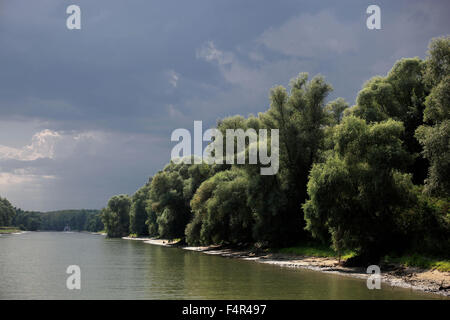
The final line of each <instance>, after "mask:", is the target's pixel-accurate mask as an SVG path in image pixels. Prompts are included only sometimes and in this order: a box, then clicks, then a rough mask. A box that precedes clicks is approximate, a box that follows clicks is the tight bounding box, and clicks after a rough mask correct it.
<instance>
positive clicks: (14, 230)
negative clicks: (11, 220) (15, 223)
mask: <svg viewBox="0 0 450 320" xmlns="http://www.w3.org/2000/svg"><path fill="white" fill-rule="evenodd" d="M24 232H25V231H23V230H20V229H17V228H14V227H0V234H21V233H24Z"/></svg>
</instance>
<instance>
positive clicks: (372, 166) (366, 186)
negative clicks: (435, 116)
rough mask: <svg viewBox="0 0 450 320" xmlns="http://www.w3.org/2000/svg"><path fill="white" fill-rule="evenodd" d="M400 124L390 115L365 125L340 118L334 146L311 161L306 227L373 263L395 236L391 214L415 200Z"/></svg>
mask: <svg viewBox="0 0 450 320" xmlns="http://www.w3.org/2000/svg"><path fill="white" fill-rule="evenodd" d="M403 132H404V127H403V124H402V123H401V122H399V121H394V120H392V119H389V120H386V121H383V122H380V123H373V124H368V123H367V122H366V121H365V120H363V119H359V118H357V117H354V116H349V117H345V118H344V119H343V121H342V123H341V124H339V125H338V126H337V127H336V129H335V131H334V136H333V140H334V150H333V152H332V153H330V154H329V157H328V158H327V159H326V161H325V162H323V163H317V164H314V166H313V168H312V170H311V174H310V179H309V182H308V195H309V198H310V199H309V200H308V201H307V202H306V203H305V205H304V207H303V208H304V213H305V220H306V221H307V226H306V228H307V230H309V231H310V232H311V233H312V235H313V236H314V237H316V238H321V239H322V240H327V239H329V237H330V236H331V240H332V244H333V246H334V248H335V249H336V250H338V251H339V252H342V250H344V249H352V250H356V251H358V252H359V253H360V256H361V257H362V258H363V260H364V261H366V262H367V261H369V262H376V260H377V259H378V258H379V257H380V256H381V254H382V253H384V250H385V249H386V248H389V247H392V245H393V243H395V241H394V239H395V237H396V236H397V235H396V233H397V229H396V227H395V224H396V223H395V220H396V215H397V214H399V212H400V211H401V210H402V209H403V208H405V207H408V206H410V205H411V204H412V203H414V199H415V195H414V192H413V185H412V182H411V176H410V175H408V174H406V173H404V170H405V166H406V165H407V164H408V162H409V161H411V158H410V155H409V153H408V152H407V151H406V150H405V149H404V147H403V145H402V140H401V137H402V135H403Z"/></svg>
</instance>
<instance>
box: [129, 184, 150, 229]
mask: <svg viewBox="0 0 450 320" xmlns="http://www.w3.org/2000/svg"><path fill="white" fill-rule="evenodd" d="M150 183H151V181H150V182H149V183H147V184H146V185H144V186H143V187H141V188H140V189H139V190H138V191H136V193H135V194H134V195H133V196H132V198H131V210H130V232H131V233H135V234H136V235H137V236H138V237H140V236H146V235H148V226H147V225H146V221H147V218H148V216H147V210H146V206H147V201H148V198H149V196H150Z"/></svg>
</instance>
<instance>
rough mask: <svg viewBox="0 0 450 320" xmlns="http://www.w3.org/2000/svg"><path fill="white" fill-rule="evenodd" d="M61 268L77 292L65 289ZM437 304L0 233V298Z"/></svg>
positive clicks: (129, 249)
mask: <svg viewBox="0 0 450 320" xmlns="http://www.w3.org/2000/svg"><path fill="white" fill-rule="evenodd" d="M69 265H77V266H79V267H80V270H81V281H80V282H81V289H80V290H76V289H75V290H69V289H67V287H66V280H67V278H68V277H69V274H66V269H67V267H68V266H69ZM433 298H436V299H442V297H440V296H437V295H433V294H428V293H423V292H418V291H413V290H410V289H402V288H394V287H390V286H388V285H386V284H382V288H381V290H368V289H367V286H366V282H365V280H362V279H355V278H350V277H344V276H340V275H335V274H325V273H321V272H317V271H310V270H303V269H290V268H282V267H279V266H273V265H266V264H261V263H256V262H253V261H244V260H239V259H230V258H223V257H219V256H213V255H206V254H202V253H199V252H192V251H188V250H183V249H179V248H168V247H161V246H156V245H150V244H145V243H143V242H141V241H130V240H122V239H107V238H105V237H104V236H101V235H94V234H89V233H76V232H74V233H63V232H28V233H24V234H17V235H0V299H433Z"/></svg>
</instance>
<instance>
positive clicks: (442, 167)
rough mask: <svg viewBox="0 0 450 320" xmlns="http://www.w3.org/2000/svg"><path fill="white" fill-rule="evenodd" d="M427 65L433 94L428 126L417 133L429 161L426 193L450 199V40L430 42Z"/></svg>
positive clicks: (427, 110) (429, 101) (426, 114)
mask: <svg viewBox="0 0 450 320" xmlns="http://www.w3.org/2000/svg"><path fill="white" fill-rule="evenodd" d="M425 63H426V68H425V80H426V83H427V85H428V86H429V87H430V88H431V93H430V95H429V96H428V97H427V98H426V101H425V106H426V108H425V111H424V117H423V118H424V121H425V123H426V124H425V125H422V126H421V127H419V128H418V129H417V130H416V137H417V139H418V140H419V142H420V144H421V145H422V146H423V155H424V157H425V158H427V159H428V160H429V161H430V168H429V171H428V177H427V180H426V189H425V190H426V191H427V192H429V193H432V194H435V195H438V196H443V197H450V37H445V38H437V39H433V40H432V41H431V43H430V46H429V52H428V57H427V59H426V62H425Z"/></svg>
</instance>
